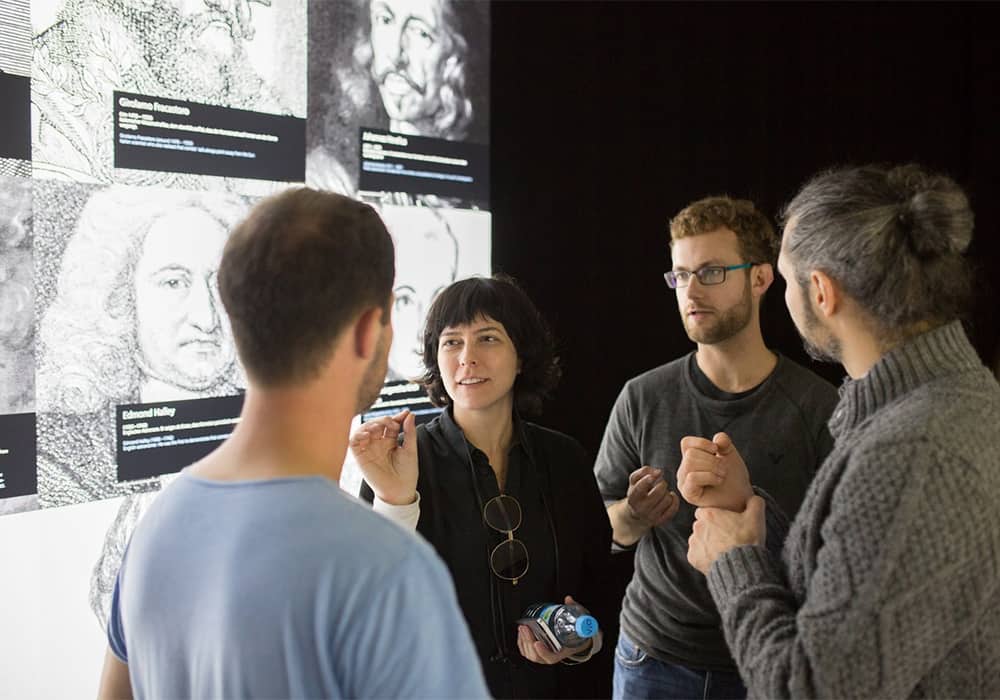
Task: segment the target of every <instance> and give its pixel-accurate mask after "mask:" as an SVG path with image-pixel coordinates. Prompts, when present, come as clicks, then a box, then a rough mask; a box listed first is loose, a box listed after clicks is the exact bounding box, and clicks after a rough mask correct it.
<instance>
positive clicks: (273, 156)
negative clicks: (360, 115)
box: [114, 91, 306, 182]
mask: <svg viewBox="0 0 1000 700" xmlns="http://www.w3.org/2000/svg"><path fill="white" fill-rule="evenodd" d="M114 110H115V112H114V120H115V121H114V123H115V127H114V139H115V144H114V158H115V160H114V164H115V167H116V168H132V169H135V170H153V171H165V172H173V173H190V174H195V175H218V176H222V177H243V178H251V179H256V180H284V181H291V182H301V181H303V180H305V172H306V171H305V168H306V166H305V134H306V121H305V119H299V118H297V117H290V116H283V115H278V114H264V113H262V112H251V111H248V110H245V109H231V108H228V107H216V106H212V105H206V104H199V103H197V102H188V101H185V100H176V99H170V98H164V97H151V96H149V95H140V94H137V93H130V92H118V91H115V93H114Z"/></svg>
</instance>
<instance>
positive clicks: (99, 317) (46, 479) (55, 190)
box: [35, 182, 250, 507]
mask: <svg viewBox="0 0 1000 700" xmlns="http://www.w3.org/2000/svg"><path fill="white" fill-rule="evenodd" d="M35 204H36V212H38V215H37V216H36V219H35V223H36V269H37V274H38V278H37V282H38V287H37V288H38V295H39V301H38V318H39V326H38V364H37V397H38V398H37V413H38V417H37V419H38V491H39V496H40V498H41V502H42V505H43V506H45V507H48V506H57V505H67V504H70V503H78V502H81V501H88V500H94V499H99V498H108V497H111V496H115V495H121V494H124V493H131V492H135V491H141V490H147V489H150V488H155V487H156V483H155V482H153V483H118V481H117V478H116V468H115V434H114V432H115V424H116V422H115V410H116V406H118V405H121V404H131V403H150V402H157V401H165V400H178V399H189V398H202V397H210V396H228V395H233V394H236V393H238V392H239V390H240V389H241V388H242V387H243V386H244V385H245V380H244V378H243V373H242V370H241V368H240V366H239V363H238V361H237V358H236V352H235V347H234V344H233V341H232V336H231V332H230V330H229V323H228V320H227V318H226V316H225V313H224V310H223V309H222V305H221V303H220V301H219V298H218V289H217V283H216V272H217V270H218V265H219V260H220V258H221V255H222V248H223V246H224V244H225V241H226V239H227V237H228V233H229V231H230V229H231V228H232V226H234V225H235V224H236V223H237V222H238V221H239V220H240V219H241V218H242V217H243V215H244V214H245V213H246V212H247V210H248V208H249V206H250V202H249V201H248V200H247V199H246V198H243V197H240V196H237V195H232V194H224V193H207V192H200V193H192V192H184V191H179V190H167V189H150V188H132V187H127V186H121V185H114V186H106V187H93V186H86V185H76V184H68V183H55V182H46V183H37V184H36V197H35Z"/></svg>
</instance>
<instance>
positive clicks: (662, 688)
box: [612, 632, 747, 700]
mask: <svg viewBox="0 0 1000 700" xmlns="http://www.w3.org/2000/svg"><path fill="white" fill-rule="evenodd" d="M746 695H747V689H746V687H745V686H744V685H743V681H742V680H740V677H739V674H737V673H726V672H724V671H698V670H696V669H693V668H687V667H686V666H678V665H677V664H670V663H666V662H665V661H660V660H659V659H654V658H653V657H652V656H649V655H648V654H647V653H646V652H644V651H643V650H642V649H640V648H639V647H637V646H636V645H635V643H634V642H633V641H632V640H631V639H629V638H628V637H627V636H625V633H624V632H619V633H618V646H616V647H615V676H614V682H613V690H612V697H613V698H614V699H615V700H625V699H626V698H671V699H676V700H689V699H691V698H720V699H721V698H745V697H746Z"/></svg>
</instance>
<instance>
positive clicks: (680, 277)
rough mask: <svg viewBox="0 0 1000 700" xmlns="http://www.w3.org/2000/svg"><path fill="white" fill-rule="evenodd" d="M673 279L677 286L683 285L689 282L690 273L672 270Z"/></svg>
mask: <svg viewBox="0 0 1000 700" xmlns="http://www.w3.org/2000/svg"><path fill="white" fill-rule="evenodd" d="M674 279H675V280H677V284H679V285H685V284H687V283H688V282H690V281H691V273H690V272H688V271H687V270H674Z"/></svg>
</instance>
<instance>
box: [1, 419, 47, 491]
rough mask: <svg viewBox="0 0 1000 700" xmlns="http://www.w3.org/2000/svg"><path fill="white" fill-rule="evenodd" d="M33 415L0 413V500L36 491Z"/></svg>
mask: <svg viewBox="0 0 1000 700" xmlns="http://www.w3.org/2000/svg"><path fill="white" fill-rule="evenodd" d="M37 490H38V476H37V474H36V472H35V414H34V413H12V414H9V415H0V499H6V498H14V497H16V496H28V495H30V494H33V493H35V492H37Z"/></svg>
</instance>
